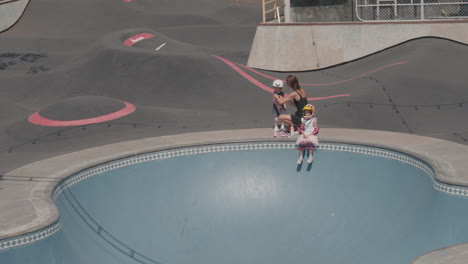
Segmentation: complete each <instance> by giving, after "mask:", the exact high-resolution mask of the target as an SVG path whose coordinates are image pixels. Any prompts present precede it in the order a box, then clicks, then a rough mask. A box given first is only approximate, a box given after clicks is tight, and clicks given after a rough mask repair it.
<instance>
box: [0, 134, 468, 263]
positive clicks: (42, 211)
mask: <svg viewBox="0 0 468 264" xmlns="http://www.w3.org/2000/svg"><path fill="white" fill-rule="evenodd" d="M319 138H320V142H321V143H336V144H350V145H361V146H368V147H374V148H380V149H387V150H390V151H394V152H399V153H402V154H404V155H408V156H411V157H414V158H416V159H419V160H420V161H422V162H424V163H426V164H427V165H428V166H429V167H430V168H432V170H433V171H434V178H435V180H437V181H439V182H441V183H444V184H447V185H455V186H460V187H468V166H467V165H465V163H466V162H465V161H466V160H467V156H468V155H466V154H467V153H468V145H462V144H457V143H454V142H450V141H446V140H443V139H438V138H431V137H425V136H419V135H414V134H406V133H398V132H388V131H376V130H363V129H342V128H323V129H321V131H320V135H319ZM295 140H296V139H295V138H273V137H272V129H269V128H259V129H239V130H221V131H208V132H197V133H186V134H176V135H167V136H159V137H151V138H143V139H138V140H131V141H124V142H119V143H113V144H108V145H103V146H96V147H93V148H89V149H84V150H80V151H76V152H71V153H67V154H63V155H59V156H55V157H52V158H48V159H44V160H40V161H36V162H33V163H30V164H27V165H25V166H22V167H19V168H16V169H14V170H12V171H10V172H8V173H5V174H4V175H3V179H4V181H3V182H4V186H3V187H4V189H5V188H8V189H9V190H10V192H8V193H12V191H13V192H16V191H18V192H20V197H21V198H18V197H17V196H15V197H14V198H12V197H8V194H6V195H5V194H2V193H0V199H1V200H2V206H5V207H4V208H18V200H21V201H23V202H24V204H23V205H22V206H19V208H18V209H16V210H15V212H14V213H12V212H11V211H10V212H8V213H9V214H8V216H5V217H2V211H5V210H0V218H2V219H5V222H6V223H5V226H6V227H7V228H4V229H2V230H0V246H1V245H2V244H1V243H5V242H8V241H11V240H14V239H17V238H24V237H25V236H28V235H31V234H35V233H37V232H42V231H43V230H44V229H51V230H53V231H55V232H56V231H57V230H58V229H59V227H60V223H59V222H60V221H59V213H58V209H57V208H56V206H55V204H54V201H53V198H52V195H53V193H54V191H55V189H56V187H57V186H59V185H60V184H61V183H62V182H63V181H64V180H65V179H67V178H69V177H71V176H73V175H75V174H77V173H79V172H81V171H83V170H86V169H89V168H92V167H96V166H99V165H102V164H104V163H109V162H112V161H116V160H120V159H125V158H130V157H134V156H138V155H143V154H148V153H151V152H159V151H167V150H171V149H178V148H188V147H195V146H203V145H216V144H229V143H254V142H284V143H292V142H295ZM463 154H465V156H464V155H463ZM22 175H28V177H31V179H37V180H32V181H30V182H29V183H28V186H27V188H25V186H22V188H21V189H18V190H14V189H15V188H19V187H17V186H15V184H11V183H10V184H9V181H8V179H14V178H15V177H21V176H22ZM44 179H45V180H44ZM25 204H26V205H27V206H25ZM0 209H1V208H0ZM31 214H33V215H34V217H32V219H31V217H30V216H31ZM27 215H29V219H31V220H29V221H23V222H21V221H17V220H18V219H25V216H27ZM51 235H52V233H51ZM441 250H443V249H441ZM447 250H448V249H447ZM466 250H468V244H467V245H466ZM1 251H2V247H0V252H1ZM435 252H437V253H438V254H432V255H438V256H440V251H435ZM428 254H431V253H428ZM420 259H421V258H420V257H418V258H417V259H415V260H414V261H415V262H414V263H415V264H417V263H419V262H418V261H419V260H420Z"/></svg>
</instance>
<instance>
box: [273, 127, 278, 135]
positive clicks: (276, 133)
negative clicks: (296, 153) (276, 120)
mask: <svg viewBox="0 0 468 264" xmlns="http://www.w3.org/2000/svg"><path fill="white" fill-rule="evenodd" d="M277 136H278V127H277V126H275V128H273V137H277Z"/></svg>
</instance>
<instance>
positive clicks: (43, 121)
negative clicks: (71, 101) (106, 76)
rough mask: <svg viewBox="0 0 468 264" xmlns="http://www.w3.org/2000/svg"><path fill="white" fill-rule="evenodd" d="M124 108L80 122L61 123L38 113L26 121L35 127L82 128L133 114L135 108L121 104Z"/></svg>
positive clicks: (127, 104) (128, 104)
mask: <svg viewBox="0 0 468 264" xmlns="http://www.w3.org/2000/svg"><path fill="white" fill-rule="evenodd" d="M123 103H124V104H125V107H124V108H122V109H120V110H119V111H116V112H114V113H110V114H107V115H103V116H98V117H92V118H87V119H80V120H69V121H61V120H52V119H48V118H45V117H42V116H41V115H40V114H39V112H36V113H34V114H32V115H30V116H29V117H28V121H29V122H30V123H33V124H35V125H40V126H54V127H55V126H83V125H89V124H96V123H102V122H106V121H110V120H114V119H117V118H121V117H124V116H126V115H129V114H131V113H133V112H135V109H136V107H135V106H134V105H132V104H130V103H127V102H123Z"/></svg>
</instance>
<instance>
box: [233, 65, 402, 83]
mask: <svg viewBox="0 0 468 264" xmlns="http://www.w3.org/2000/svg"><path fill="white" fill-rule="evenodd" d="M407 63H408V62H404V61H403V62H396V63H392V64H389V65H386V66H383V67H380V68H378V69H376V70H373V71H370V72H368V73H364V74H361V75H359V76H356V77H353V78H350V79H346V80H341V81H338V82H331V83H300V84H301V85H302V86H327V85H336V84H342V83H346V82H350V81H354V80H356V79H359V78H361V77H364V76H366V75H369V74H372V73H375V72H378V71H381V70H383V69H386V68H390V67H393V66H397V65H402V64H407ZM236 64H237V65H239V66H241V67H243V68H245V69H247V70H249V71H251V72H253V73H256V74H258V75H260V76H263V77H266V78H269V79H272V80H276V79H281V78H275V77H272V76H269V75H266V74H263V73H261V72H259V71H256V70H254V69H252V68H250V67H247V66H245V65H242V64H239V63H236Z"/></svg>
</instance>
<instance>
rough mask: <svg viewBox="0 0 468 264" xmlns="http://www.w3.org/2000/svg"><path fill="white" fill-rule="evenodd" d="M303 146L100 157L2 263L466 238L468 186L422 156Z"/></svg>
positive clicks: (291, 256)
mask: <svg viewBox="0 0 468 264" xmlns="http://www.w3.org/2000/svg"><path fill="white" fill-rule="evenodd" d="M297 154H298V153H297V151H296V150H294V148H293V144H292V143H290V142H287V143H281V142H259V143H237V144H224V145H210V146H198V147H190V148H183V149H174V150H167V151H163V152H157V153H149V154H144V155H140V156H136V157H131V158H128V159H125V160H118V161H113V162H110V163H108V164H103V165H101V166H99V167H95V168H90V169H88V170H86V171H82V172H80V173H78V174H76V175H74V176H72V177H70V178H69V179H67V181H65V182H63V183H61V185H59V186H58V187H57V189H56V190H55V192H54V198H55V201H56V204H57V206H58V207H59V211H60V221H59V222H57V223H56V224H54V225H53V226H51V227H49V228H48V229H47V230H45V232H48V233H46V234H47V235H43V237H40V238H37V237H34V238H32V236H33V235H35V236H37V234H30V235H28V236H24V237H22V238H19V239H30V240H34V241H35V242H33V243H27V245H24V246H20V247H17V246H13V245H11V244H9V246H8V247H5V243H6V241H3V243H4V244H3V245H4V247H5V248H7V249H6V250H2V251H0V263H35V264H50V263H67V264H83V263H92V264H94V263H100V264H111V263H112V264H114V263H162V264H166V263H167V264H182V263H190V264H194V263H195V264H198V263H200V264H201V263H203V264H211V263H212V264H215V263H216V264H238V263H243V264H262V263H263V264H280V263H281V264H284V263H327V264H367V263H368V264H375V263H379V264H397V263H398V264H408V263H410V261H411V260H412V259H414V258H415V257H416V256H419V255H421V254H424V253H425V252H428V251H430V250H434V249H437V248H441V247H445V246H449V245H453V244H457V243H463V242H467V241H468V228H467V227H466V223H467V221H468V210H466V208H467V207H468V200H467V199H466V198H465V197H464V194H467V192H466V190H465V189H463V188H461V187H455V188H457V189H459V190H460V195H453V194H446V193H444V192H443V191H444V190H446V189H447V188H451V187H450V186H446V185H444V184H442V183H439V182H437V181H435V180H434V175H433V171H432V169H431V168H430V167H429V166H428V165H426V164H425V163H424V162H422V161H420V160H418V159H416V158H414V157H411V156H408V155H406V154H402V153H399V152H394V151H390V150H386V149H378V148H373V147H366V146H358V145H348V144H340V143H324V144H322V145H321V146H320V149H318V150H317V151H316V152H315V154H314V162H313V163H312V164H311V165H308V164H307V163H304V164H303V165H302V166H298V165H297V164H296V163H295V161H296V160H297ZM462 194H463V195H462ZM17 239H18V238H17ZM9 243H11V241H10V242H9Z"/></svg>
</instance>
